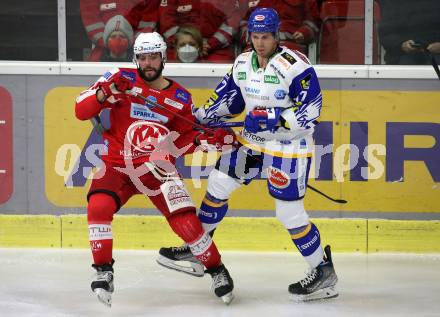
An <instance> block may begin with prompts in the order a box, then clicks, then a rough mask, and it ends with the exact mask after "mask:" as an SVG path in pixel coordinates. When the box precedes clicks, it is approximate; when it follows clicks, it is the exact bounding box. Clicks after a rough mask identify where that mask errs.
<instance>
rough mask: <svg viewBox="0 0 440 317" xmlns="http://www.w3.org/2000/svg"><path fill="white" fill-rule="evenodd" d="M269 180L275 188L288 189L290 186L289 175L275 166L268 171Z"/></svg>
mask: <svg viewBox="0 0 440 317" xmlns="http://www.w3.org/2000/svg"><path fill="white" fill-rule="evenodd" d="M267 179H268V181H269V183H270V184H271V185H272V186H273V187H275V188H278V189H283V188H287V187H288V186H289V185H290V177H289V175H287V174H286V173H285V172H283V171H282V170H280V169H278V168H276V167H273V166H271V167H269V168H268V169H267Z"/></svg>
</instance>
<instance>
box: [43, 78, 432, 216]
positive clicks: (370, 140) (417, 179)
mask: <svg viewBox="0 0 440 317" xmlns="http://www.w3.org/2000/svg"><path fill="white" fill-rule="evenodd" d="M82 89H84V88H79V87H57V88H55V89H52V90H50V91H49V92H48V93H47V95H46V98H45V105H44V146H45V151H44V153H45V187H46V188H45V189H46V195H47V197H48V200H49V201H50V202H52V203H53V204H54V205H56V206H60V207H84V206H85V205H86V198H85V197H86V193H87V190H88V187H89V185H90V179H91V177H92V175H93V170H94V168H93V167H92V165H93V163H94V162H88V161H87V160H86V154H87V153H86V152H87V149H89V151H91V152H88V153H89V154H90V153H92V152H93V151H94V150H96V148H93V147H90V144H91V141H93V133H92V125H91V123H90V122H89V121H84V122H82V121H79V120H77V119H76V118H75V114H74V103H75V98H76V96H77V95H78V94H79V93H80V92H81V90H82ZM190 91H191V92H192V93H193V99H194V102H195V103H196V104H201V103H203V102H204V101H205V100H206V99H207V98H208V97H209V94H210V91H211V90H210V89H190ZM439 101H440V92H424V91H411V92H404V91H356V90H341V91H339V90H338V91H335V90H327V91H324V106H323V109H322V116H321V124H320V125H319V126H318V129H317V131H316V145H317V150H316V151H315V160H314V167H313V168H312V170H313V171H312V173H311V174H312V175H311V179H310V184H311V185H313V186H315V187H317V188H319V189H320V190H322V191H324V192H325V193H327V194H328V195H330V196H333V197H338V198H344V199H346V200H348V201H349V202H348V203H347V204H346V205H337V204H334V203H332V202H330V201H328V200H326V199H324V198H322V197H321V196H319V195H317V194H315V193H313V192H311V191H309V192H308V194H307V196H306V200H305V202H306V208H307V209H308V210H317V211H342V212H345V211H349V212H360V211H374V212H440V187H439V185H440V184H439V182H440V116H439V114H438V113H439ZM95 137H96V136H95ZM92 143H93V142H92ZM200 155H201V154H194V155H189V156H187V157H186V158H185V159H184V161H183V163H182V164H183V165H184V167H185V169H184V172H183V175H184V176H185V178H186V183H187V185H188V188H189V189H190V191H191V193H192V197H193V199H194V201H195V202H196V204H200V202H201V200H202V198H203V196H204V193H205V189H206V179H201V180H200V179H192V178H190V177H191V175H189V174H188V173H187V171H188V170H189V167H190V166H192V165H193V166H197V165H200ZM203 155H204V156H203V157H202V162H203V164H206V165H212V164H214V162H215V157H216V155H215V154H210V155H209V157H208V155H206V154H203ZM317 158H319V160H318V159H317ZM86 161H87V162H86ZM84 162H86V164H84ZM266 187H267V185H266V180H265V179H257V180H254V181H253V182H252V183H251V184H249V185H248V186H242V187H241V188H240V189H238V190H237V191H236V192H235V193H234V194H233V195H232V197H231V200H230V203H229V206H230V209H238V210H273V208H274V203H273V199H272V198H271V197H270V196H269V194H268V193H267V190H266ZM127 207H131V208H154V206H153V205H152V204H151V203H150V202H149V201H147V200H146V199H145V198H144V197H141V196H137V197H134V198H132V199H131V200H130V201H129V202H128V204H127Z"/></svg>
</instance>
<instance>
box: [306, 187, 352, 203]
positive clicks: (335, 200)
mask: <svg viewBox="0 0 440 317" xmlns="http://www.w3.org/2000/svg"><path fill="white" fill-rule="evenodd" d="M307 187H308V188H310V189H311V190H313V191H314V192H315V193H318V194H320V195H321V196H324V197H325V198H327V199H328V200H331V201H333V202H335V203H337V204H346V203H347V201H346V200H345V199H335V198H332V197H330V196H329V195H327V194H324V193H323V192H322V191H320V190H319V189H317V188H315V187H313V186H312V185H308V184H307Z"/></svg>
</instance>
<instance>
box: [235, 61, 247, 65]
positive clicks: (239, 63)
mask: <svg viewBox="0 0 440 317" xmlns="http://www.w3.org/2000/svg"><path fill="white" fill-rule="evenodd" d="M241 64H246V61H238V62H237V65H241Z"/></svg>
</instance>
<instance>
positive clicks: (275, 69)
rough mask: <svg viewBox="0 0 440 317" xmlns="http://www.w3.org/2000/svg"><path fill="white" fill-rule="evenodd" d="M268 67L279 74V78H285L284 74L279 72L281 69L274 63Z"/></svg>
mask: <svg viewBox="0 0 440 317" xmlns="http://www.w3.org/2000/svg"><path fill="white" fill-rule="evenodd" d="M270 67H271V68H272V69H273V70H274V71H275V72H276V73H277V74H278V75H279V76H281V78H283V79H286V76H284V74H283V73H282V72H281V70H280V69H279V68H278V67H276V66H275V65H274V64H270Z"/></svg>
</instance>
